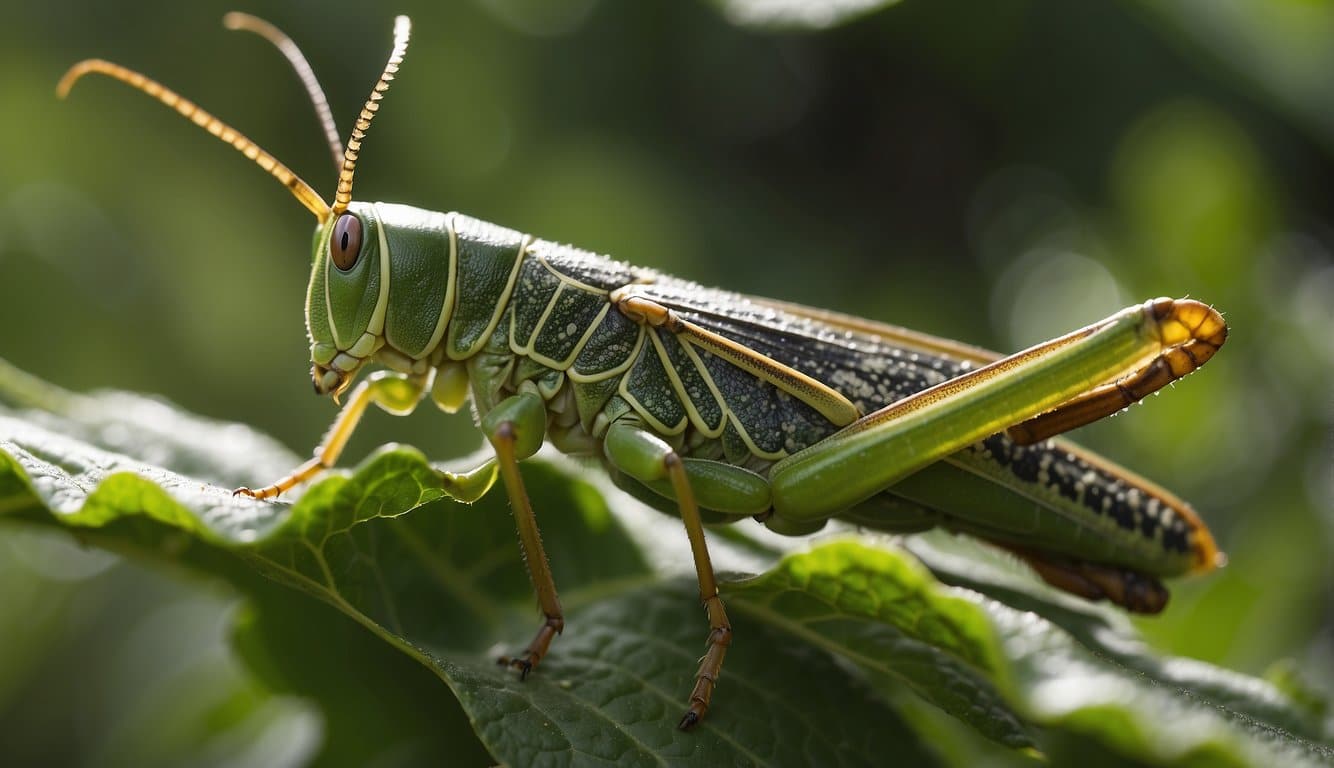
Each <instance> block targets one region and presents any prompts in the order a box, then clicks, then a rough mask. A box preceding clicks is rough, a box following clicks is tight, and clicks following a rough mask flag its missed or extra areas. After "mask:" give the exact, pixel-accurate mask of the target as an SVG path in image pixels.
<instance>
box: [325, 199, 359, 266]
mask: <svg viewBox="0 0 1334 768" xmlns="http://www.w3.org/2000/svg"><path fill="white" fill-rule="evenodd" d="M360 253H361V219H358V218H357V216H356V214H353V213H345V214H343V215H342V216H339V217H338V221H336V222H334V228H333V237H330V238H329V257H330V258H332V259H333V263H334V266H336V267H338V268H339V269H340V270H342V271H344V272H346V271H348V270H349V269H351V268H352V267H354V266H356V263H357V256H358V254H360Z"/></svg>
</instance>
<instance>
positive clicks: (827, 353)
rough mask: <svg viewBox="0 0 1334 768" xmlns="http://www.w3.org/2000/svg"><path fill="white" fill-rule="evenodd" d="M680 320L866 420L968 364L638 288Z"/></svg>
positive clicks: (736, 303) (674, 284) (740, 304)
mask: <svg viewBox="0 0 1334 768" xmlns="http://www.w3.org/2000/svg"><path fill="white" fill-rule="evenodd" d="M637 293H640V294H642V295H644V296H646V297H647V298H650V299H652V300H653V301H656V302H658V303H660V304H662V305H663V306H666V307H668V308H670V309H672V310H674V311H675V312H676V313H677V314H678V315H679V316H680V317H681V318H682V319H683V320H687V321H689V322H692V323H694V324H696V325H698V326H700V327H701V328H704V329H706V330H709V331H712V332H713V333H716V334H718V335H719V336H723V337H725V338H728V339H731V340H732V341H735V342H737V343H738V344H742V345H744V346H746V347H748V348H750V349H752V350H754V351H756V352H758V353H760V354H762V355H764V356H766V357H769V358H770V359H772V360H774V361H775V362H777V363H779V364H781V365H785V366H787V367H789V368H793V369H795V370H798V371H800V372H802V373H804V374H806V375H807V376H810V377H811V378H813V379H816V380H817V381H820V382H822V383H823V384H825V385H827V386H829V387H831V388H833V389H834V390H836V391H838V392H839V393H841V394H842V395H843V396H845V397H847V398H848V399H849V400H851V401H852V402H853V404H855V405H856V406H857V407H858V408H859V409H860V410H861V411H862V412H863V413H870V412H872V411H875V410H878V409H879V408H881V407H883V406H885V405H888V404H889V403H892V402H894V401H896V400H900V399H902V398H904V397H907V396H908V395H910V394H913V393H914V392H919V391H921V390H923V389H926V388H927V387H930V386H934V385H935V384H938V383H940V382H942V381H945V380H946V379H950V378H953V377H955V376H958V375H959V374H961V373H964V372H965V371H967V370H969V369H970V368H971V367H972V364H971V363H968V362H964V361H959V360H954V359H951V358H948V357H943V356H940V355H935V354H931V353H929V352H925V351H914V350H909V349H903V348H899V347H896V346H890V345H888V344H886V343H884V342H883V341H880V340H878V339H876V338H875V337H874V336H871V335H868V334H861V333H856V332H852V331H848V330H842V329H836V328H833V327H830V326H827V325H824V324H822V323H820V322H818V321H815V320H811V319H808V318H803V317H797V316H794V315H791V314H788V313H784V312H780V311H778V310H777V309H774V308H772V307H765V306H762V305H759V304H755V303H753V302H751V301H749V300H748V299H746V298H745V297H744V296H740V295H737V294H731V293H727V292H724V291H717V290H713V289H708V288H703V287H700V286H697V285H694V284H691V283H685V282H681V281H675V280H670V279H665V280H664V281H663V282H661V283H658V284H653V285H647V286H644V287H643V288H642V289H637Z"/></svg>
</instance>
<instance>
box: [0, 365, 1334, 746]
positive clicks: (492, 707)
mask: <svg viewBox="0 0 1334 768" xmlns="http://www.w3.org/2000/svg"><path fill="white" fill-rule="evenodd" d="M13 373H14V372H12V371H10V372H5V371H3V370H0V391H5V392H7V399H8V400H10V401H11V402H16V401H17V402H20V403H22V404H24V405H28V406H30V408H29V410H27V411H25V412H22V413H19V412H5V411H4V410H3V409H0V514H6V515H7V516H8V517H9V518H11V519H14V520H20V521H24V522H28V523H36V524H43V525H56V526H59V527H61V528H62V529H64V530H68V531H69V532H71V533H72V534H74V535H75V536H76V537H77V538H79V539H80V540H82V541H85V542H87V543H90V544H93V545H96V546H100V547H104V548H107V549H111V550H114V551H117V552H120V553H123V554H125V555H126V556H128V557H131V558H135V559H139V560H145V561H150V562H160V563H167V564H171V565H174V566H183V567H185V568H186V569H188V570H190V571H192V572H197V573H200V574H204V575H207V576H210V577H213V578H216V579H221V580H222V581H224V582H226V583H227V584H229V585H231V586H232V588H234V589H235V590H236V591H238V592H239V593H240V594H242V595H244V596H245V597H246V598H247V600H248V602H247V606H248V607H247V608H246V609H245V610H244V611H242V612H241V615H240V618H239V619H238V621H237V626H236V628H235V630H234V647H235V648H236V649H237V651H238V652H239V654H240V656H241V658H242V659H243V660H244V661H245V662H246V664H247V665H248V666H249V668H250V669H251V671H252V673H253V674H254V675H255V677H256V678H257V679H258V680H259V681H261V682H262V683H263V684H264V685H265V686H266V687H268V688H269V689H271V690H273V691H275V692H278V693H285V694H296V695H300V696H304V697H308V698H310V699H311V700H312V701H313V702H314V703H315V704H316V705H317V707H318V709H319V711H320V712H321V713H322V714H323V716H324V718H325V721H326V728H325V732H326V734H327V735H326V742H325V745H324V749H323V751H322V753H321V755H320V758H319V761H320V762H321V763H322V764H328V765H341V764H346V765H353V764H364V763H366V762H371V761H379V760H391V759H392V760H394V761H406V762H419V763H420V762H428V763H429V762H442V761H444V760H458V759H462V760H463V762H469V763H476V762H480V761H484V760H486V759H491V760H497V761H501V762H505V763H510V764H515V765H530V764H542V765H566V764H575V763H579V764H584V763H590V762H605V763H617V764H620V763H629V764H641V763H642V764H663V763H670V764H674V765H675V764H681V765H696V764H697V765H716V764H736V765H747V764H755V763H765V764H793V765H797V764H800V765H807V764H821V765H825V764H831V765H859V764H882V763H884V762H886V760H890V759H892V760H894V761H896V762H899V763H902V764H912V765H917V764H937V763H939V762H941V761H942V760H955V761H963V760H965V759H966V758H963V757H960V755H964V754H972V755H973V756H974V757H976V754H988V753H991V754H995V753H996V751H997V750H999V749H1002V747H1000V746H998V745H1004V746H1006V747H1009V748H1011V750H1017V751H1011V752H1010V754H1011V755H1032V754H1036V753H1037V752H1040V751H1042V750H1044V749H1045V744H1046V743H1047V742H1050V743H1052V744H1054V745H1055V744H1060V743H1063V742H1061V741H1060V740H1058V739H1054V738H1052V735H1053V734H1055V735H1070V736H1073V737H1075V738H1076V739H1092V740H1094V741H1095V742H1096V743H1097V744H1099V745H1100V746H1099V748H1100V749H1109V750H1112V751H1114V752H1116V753H1119V754H1121V755H1123V756H1127V757H1130V758H1133V759H1136V760H1139V761H1141V762H1146V763H1151V764H1160V765H1180V764H1190V763H1194V762H1197V761H1212V762H1215V763H1217V764H1225V765H1246V764H1254V765H1264V764H1274V763H1276V762H1277V763H1282V764H1287V765H1300V764H1312V765H1313V764H1318V763H1321V762H1325V761H1328V760H1330V759H1331V758H1332V757H1334V753H1332V752H1331V751H1330V750H1329V748H1328V746H1327V744H1328V741H1329V732H1330V731H1329V726H1328V723H1327V722H1324V721H1322V720H1321V719H1320V718H1319V717H1318V716H1313V714H1312V712H1313V710H1312V708H1311V707H1309V706H1306V707H1302V706H1298V705H1296V704H1294V702H1293V701H1291V700H1290V699H1289V698H1288V697H1287V696H1286V695H1285V694H1284V693H1282V692H1281V691H1280V690H1279V689H1278V688H1276V687H1275V686H1273V685H1271V684H1269V683H1266V682H1264V681H1261V680H1258V679H1254V678H1248V677H1244V676H1241V675H1237V674H1234V673H1231V672H1227V671H1225V670H1220V669H1217V668H1213V667H1209V666H1207V665H1203V664H1199V663H1196V662H1191V661H1187V660H1181V659H1166V658H1162V657H1158V656H1155V655H1154V654H1153V653H1152V652H1151V651H1150V650H1149V649H1147V648H1146V647H1145V646H1144V645H1143V643H1142V641H1140V640H1138V638H1137V637H1136V636H1135V634H1134V632H1133V630H1132V629H1131V628H1130V626H1129V624H1128V623H1127V622H1126V621H1125V620H1124V618H1123V617H1121V616H1120V615H1119V614H1116V613H1114V612H1110V611H1106V610H1103V609H1101V608H1096V607H1090V606H1088V605H1086V604H1084V603H1081V602H1079V601H1077V600H1075V599H1073V598H1069V597H1068V596H1065V595H1058V594H1053V593H1052V592H1051V591H1050V590H1049V589H1047V588H1046V587H1045V586H1042V585H1040V583H1039V582H1037V581H1036V580H1035V579H1034V578H1033V577H1032V575H1031V574H1030V573H1028V572H1027V571H1026V570H1024V569H1023V568H1022V567H1021V566H1019V565H1017V563H1016V562H1015V561H1014V560H1013V559H1012V558H1008V557H1007V556H1004V555H1000V554H997V553H996V552H995V551H994V550H991V549H990V548H987V547H985V546H983V545H980V544H976V543H974V542H972V541H971V540H969V539H963V538H959V537H952V536H947V535H936V536H931V537H925V538H913V539H911V540H910V543H909V546H911V547H912V550H913V552H914V553H916V555H917V556H918V557H921V558H922V559H923V560H925V561H926V562H928V563H929V564H931V565H932V566H933V568H935V569H936V571H937V572H938V573H940V574H942V576H943V577H944V578H946V579H947V580H948V581H950V582H952V583H954V584H959V585H963V586H955V587H947V586H945V585H942V584H941V583H940V582H939V581H937V580H936V577H935V576H933V575H932V573H931V572H929V571H927V570H926V569H925V568H923V567H922V566H921V564H920V563H919V561H918V559H917V557H914V555H913V554H910V553H909V552H908V551H905V550H904V549H902V548H900V547H899V546H897V545H895V544H893V543H891V542H889V541H888V540H885V539H882V538H869V537H861V538H857V539H852V540H848V539H839V540H834V541H829V542H824V543H820V544H818V545H817V546H815V547H813V548H811V549H809V550H805V551H799V552H792V553H789V554H788V555H786V556H784V557H782V559H781V560H778V562H777V563H776V564H775V562H774V561H775V558H776V557H777V554H778V553H780V552H781V551H783V550H784V549H790V547H791V546H792V545H793V543H794V542H793V541H792V540H777V539H775V538H769V537H765V536H763V535H761V534H756V533H752V532H751V531H752V530H754V529H752V528H748V527H746V526H738V527H734V528H731V529H720V530H716V531H714V532H713V533H711V536H710V539H711V548H712V549H713V550H714V557H715V561H716V562H717V563H719V564H720V567H722V568H725V569H731V570H734V571H741V572H743V573H758V574H759V575H757V576H750V577H746V576H742V577H739V578H737V579H734V580H732V581H730V582H729V583H727V584H726V586H725V588H724V596H725V599H726V600H727V604H728V606H729V610H730V616H731V619H732V622H733V627H734V630H735V638H736V642H735V644H734V645H733V646H732V648H731V650H730V651H729V654H728V658H727V664H726V667H725V669H724V673H723V676H722V679H721V681H720V683H719V688H718V693H717V695H716V697H715V700H714V708H713V710H712V711H711V712H710V713H709V716H708V718H707V719H706V720H705V721H704V723H703V724H702V725H701V726H700V727H699V728H697V729H696V730H695V731H693V732H690V733H682V732H680V731H678V730H676V728H675V724H676V721H677V719H678V718H679V716H680V714H681V712H682V711H683V709H684V704H685V696H686V694H687V693H688V691H689V689H690V686H691V683H692V680H693V677H694V673H695V667H696V662H697V660H698V658H699V656H700V654H701V653H702V652H703V647H704V646H703V641H704V638H705V636H706V633H707V626H706V622H705V621H704V617H703V612H702V611H701V610H700V608H699V603H698V595H697V588H696V586H695V583H694V580H693V577H692V576H691V575H690V573H689V563H690V558H689V551H688V547H687V546H686V544H685V541H684V536H683V535H681V531H680V523H679V521H674V520H671V519H670V518H668V517H666V516H663V515H659V514H657V513H653V512H649V511H646V510H645V509H644V508H642V507H640V506H639V505H637V504H635V503H634V502H632V501H630V500H629V499H628V498H627V497H624V496H622V495H619V494H614V493H612V492H611V491H610V490H609V484H607V483H605V482H603V483H599V484H596V485H594V484H592V483H590V482H588V481H587V480H586V479H583V477H582V476H584V475H586V474H587V473H585V472H583V471H581V470H580V469H573V468H571V466H570V464H569V462H566V461H548V460H537V461H530V462H525V464H524V467H523V470H524V477H525V481H526V483H527V484H528V488H529V492H530V495H531V496H532V498H533V499H534V500H535V501H536V503H537V504H538V515H539V520H540V522H541V525H542V530H543V540H544V543H545V546H546V548H547V551H548V555H549V556H550V560H551V565H552V569H553V572H554V575H555V579H556V582H557V585H558V586H559V588H560V594H561V599H562V603H563V605H564V608H565V613H566V619H567V622H566V630H565V632H564V634H563V636H561V637H560V638H558V639H557V641H556V643H555V644H554V645H553V647H552V653H551V655H550V656H548V657H547V658H546V659H545V660H544V661H543V663H542V665H541V667H540V668H539V669H538V670H537V671H536V672H535V673H534V674H533V675H531V676H530V677H529V679H528V680H526V681H520V680H519V679H518V678H517V676H515V675H514V674H512V673H511V672H510V671H508V670H506V669H503V668H500V667H498V666H497V665H495V663H494V658H495V657H496V655H497V654H498V653H501V652H503V651H504V650H506V649H509V648H513V647H515V646H521V645H522V643H523V642H525V641H526V640H527V638H528V637H529V636H530V635H531V633H532V632H533V631H534V630H535V629H536V628H537V626H538V617H537V615H536V613H535V611H534V610H533V601H532V595H531V588H530V586H529V584H528V580H527V577H526V575H525V571H524V568H523V566H522V562H521V558H520V556H519V548H518V547H517V546H516V543H515V535H514V531H513V524H512V521H511V520H510V519H509V514H508V511H507V506H506V501H505V499H504V498H503V494H501V493H499V492H493V493H491V494H489V495H488V496H487V497H485V498H484V499H482V500H481V501H480V502H478V503H477V504H475V505H472V506H466V505H461V504H457V503H454V502H452V501H450V500H448V499H446V498H444V497H443V495H442V493H441V492H440V490H439V487H438V483H437V481H436V474H435V470H434V469H433V468H432V466H431V465H430V464H429V463H428V462H427V461H426V460H425V458H424V457H423V456H422V455H421V454H420V453H418V452H417V451H415V450H412V449H409V448H386V449H383V450H382V451H380V452H378V453H376V454H375V455H373V456H372V457H371V458H370V459H368V460H367V461H366V462H365V463H364V464H363V465H362V466H361V467H359V468H358V469H357V470H356V471H355V472H353V473H351V474H345V473H334V474H332V475H331V476H329V477H327V478H325V479H323V480H321V481H320V482H318V483H316V484H314V485H313V486H311V487H310V488H309V489H308V490H307V491H306V492H305V493H304V494H303V495H301V496H300V497H299V498H298V499H297V500H296V501H295V503H290V504H289V503H260V502H254V501H251V500H248V499H243V498H234V497H232V495H231V493H230V491H229V490H228V486H230V485H232V484H240V483H242V482H252V483H253V482H256V481H261V482H262V481H264V480H266V479H272V478H273V477H275V476H277V475H278V474H281V473H282V472H283V471H284V470H285V469H287V468H290V466H292V465H293V464H294V463H295V462H296V459H295V457H292V456H290V455H287V453H286V452H285V451H283V450H281V449H279V448H276V447H274V446H273V445H272V443H271V441H268V440H267V439H266V438H263V437H262V436H260V435H257V434H256V433H254V432H253V431H251V430H248V429H246V428H243V427H237V426H234V425H219V424H214V423H210V422H207V421H205V420H202V419H199V418H197V417H194V416H190V415H188V414H184V413H181V412H180V411H179V410H177V409H175V408H173V407H171V406H169V405H168V404H165V403H161V402H158V401H149V400H145V399H142V398H137V397H134V396H130V395H125V394H119V393H114V394H98V395H90V396H82V395H72V394H68V393H62V392H60V391H59V390H56V389H54V388H52V387H49V385H48V386H37V387H35V388H34V387H32V386H26V387H25V386H17V385H15V382H16V381H17V382H19V383H20V384H22V383H23V382H28V383H31V382H30V381H29V380H27V379H24V378H23V377H21V376H15V375H13ZM35 393H40V397H39V396H37V394H35ZM31 406H40V409H36V410H34V409H33V408H31ZM144 436H147V437H144ZM108 446H114V447H115V448H116V450H108ZM264 446H268V447H267V448H266V447H264ZM127 453H133V455H132V456H131V455H127ZM150 459H151V460H150ZM183 469H184V470H188V471H189V472H190V473H193V474H194V475H198V476H203V477H204V478H206V479H203V480H201V479H198V477H196V476H191V475H190V474H186V472H183V471H181V470H183ZM210 480H213V481H216V480H223V481H224V482H225V483H226V485H224V486H219V485H216V484H213V482H210ZM795 543H796V544H800V542H795ZM984 595H985V596H984ZM312 598H314V599H312ZM914 701H925V702H930V705H932V706H934V707H938V708H939V710H942V711H944V712H947V713H949V714H950V715H952V716H953V717H954V718H957V722H959V723H963V724H966V728H965V729H964V730H959V729H958V728H952V727H951V726H948V725H945V724H944V721H942V720H940V719H939V718H936V716H934V715H931V714H929V713H928V711H927V710H924V709H922V707H921V705H919V704H916V703H913V702H914ZM948 733H954V734H955V735H954V736H949V737H948V738H949V739H950V740H951V743H948V744H947V743H942V742H941V740H942V739H943V738H946V737H944V736H942V734H948ZM969 733H972V734H980V736H981V737H983V738H984V740H978V739H977V736H969V735H968V734H969ZM973 741H976V743H977V745H978V746H976V747H967V748H961V747H960V746H959V743H963V742H967V743H969V744H972V743H973ZM955 742H959V743H955ZM987 744H990V745H991V746H986V745H987ZM460 756H465V757H464V758H461V757H460ZM467 756H470V757H467ZM947 756H948V757H947Z"/></svg>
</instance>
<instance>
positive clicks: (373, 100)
mask: <svg viewBox="0 0 1334 768" xmlns="http://www.w3.org/2000/svg"><path fill="white" fill-rule="evenodd" d="M411 32H412V22H411V21H409V20H408V17H407V16H399V17H397V18H395V19H394V50H393V52H392V53H390V54H389V63H387V64H385V65H384V72H382V73H380V80H379V81H378V82H377V83H376V84H375V88H373V89H372V90H371V96H370V98H369V99H366V105H365V106H363V107H362V108H361V114H360V115H359V116H358V117H357V123H356V126H355V127H353V129H352V138H350V139H348V140H347V149H346V150H344V152H343V167H342V170H340V171H339V172H338V191H337V192H335V193H334V203H333V208H332V211H331V214H332V215H333V216H338V215H340V214H342V212H343V211H345V210H347V206H348V203H350V202H352V175H353V174H354V173H355V172H356V170H357V153H359V152H360V151H361V141H362V139H364V138H365V137H366V130H367V129H369V128H370V126H371V120H373V119H375V113H376V112H378V111H379V110H380V99H382V98H384V92H385V91H387V90H389V83H390V81H392V80H393V79H394V74H395V73H396V72H398V65H399V64H402V63H403V54H405V53H407V50H408V36H409V34H410V33H411Z"/></svg>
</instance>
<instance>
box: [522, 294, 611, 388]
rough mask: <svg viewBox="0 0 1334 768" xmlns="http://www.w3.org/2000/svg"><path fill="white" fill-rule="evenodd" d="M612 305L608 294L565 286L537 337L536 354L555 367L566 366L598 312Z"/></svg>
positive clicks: (556, 296) (548, 312)
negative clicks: (608, 301)
mask: <svg viewBox="0 0 1334 768" xmlns="http://www.w3.org/2000/svg"><path fill="white" fill-rule="evenodd" d="M609 308H610V306H609V305H608V304H607V297H606V296H605V295H601V294H597V293H590V292H589V291H587V290H584V289H582V288H579V287H576V286H573V285H569V284H566V285H562V286H561V287H560V290H559V291H557V293H556V295H555V297H553V298H552V304H551V307H550V308H549V309H548V311H547V313H546V317H545V318H544V319H543V320H542V326H541V327H540V328H538V329H537V332H536V335H535V337H534V338H533V354H534V355H535V356H539V357H541V358H543V359H544V360H546V361H547V362H548V363H549V364H551V365H552V366H553V367H556V368H562V369H563V368H564V367H565V366H566V364H567V363H568V362H569V358H570V356H571V355H573V354H574V350H575V347H576V346H577V345H578V344H579V340H580V339H582V338H583V337H584V334H585V333H587V332H588V330H589V328H590V327H591V326H592V325H593V323H594V322H595V321H596V320H597V318H598V313H600V312H605V311H607V310H608V309H609Z"/></svg>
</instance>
